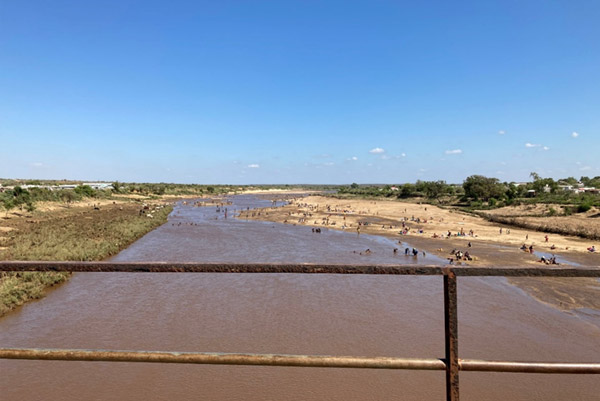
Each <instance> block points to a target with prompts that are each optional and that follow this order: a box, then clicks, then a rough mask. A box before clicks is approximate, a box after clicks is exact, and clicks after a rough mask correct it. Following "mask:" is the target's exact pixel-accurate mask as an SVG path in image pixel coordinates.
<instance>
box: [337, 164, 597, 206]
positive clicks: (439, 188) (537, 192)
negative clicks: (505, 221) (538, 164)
mask: <svg viewBox="0 0 600 401" xmlns="http://www.w3.org/2000/svg"><path fill="white" fill-rule="evenodd" d="M530 176H531V178H532V179H533V180H532V181H531V182H529V183H521V184H516V183H508V182H500V180H498V179H497V178H490V177H485V176H481V175H472V176H470V177H467V178H466V179H465V180H464V182H463V183H462V185H457V184H447V183H446V182H444V181H417V182H416V183H414V184H413V183H406V184H401V185H359V184H357V183H353V184H351V185H349V186H344V187H341V188H340V189H339V191H338V194H337V195H336V196H342V197H343V196H349V197H354V196H355V197H366V198H391V199H404V200H407V199H411V198H413V199H418V200H419V201H426V202H429V203H434V204H436V203H437V204H440V205H452V206H455V207H459V208H461V209H463V210H465V211H477V210H490V209H496V208H501V207H504V206H511V205H519V204H539V203H545V204H558V205H564V207H562V211H563V213H564V215H570V214H573V213H585V212H587V211H589V210H591V209H592V208H593V207H600V195H599V194H598V193H574V192H572V191H566V190H563V189H561V187H560V185H573V186H576V185H577V184H578V183H579V182H580V183H581V184H583V185H584V186H586V187H595V188H600V177H594V178H588V177H581V179H580V180H579V182H578V181H577V180H576V179H575V178H573V177H569V178H565V179H561V180H558V181H555V180H553V179H552V178H542V177H540V176H539V175H538V174H537V173H531V175H530ZM552 210H553V211H552ZM549 215H552V216H555V215H558V211H557V210H556V209H551V210H550V212H549Z"/></svg>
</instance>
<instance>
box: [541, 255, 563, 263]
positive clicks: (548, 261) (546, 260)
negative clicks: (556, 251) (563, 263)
mask: <svg viewBox="0 0 600 401" xmlns="http://www.w3.org/2000/svg"><path fill="white" fill-rule="evenodd" d="M538 262H540V263H543V264H545V265H558V264H560V263H557V262H556V256H554V255H552V257H551V258H546V257H544V256H542V257H541V258H540V260H539V261H538Z"/></svg>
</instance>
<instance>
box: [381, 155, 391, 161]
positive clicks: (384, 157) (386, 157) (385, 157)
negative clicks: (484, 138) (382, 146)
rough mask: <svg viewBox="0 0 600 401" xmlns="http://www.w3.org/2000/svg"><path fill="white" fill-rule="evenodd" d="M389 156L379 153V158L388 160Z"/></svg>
mask: <svg viewBox="0 0 600 401" xmlns="http://www.w3.org/2000/svg"><path fill="white" fill-rule="evenodd" d="M390 159H391V157H390V156H388V155H381V160H390Z"/></svg>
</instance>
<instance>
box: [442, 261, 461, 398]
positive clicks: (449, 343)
mask: <svg viewBox="0 0 600 401" xmlns="http://www.w3.org/2000/svg"><path fill="white" fill-rule="evenodd" d="M457 302H458V300H457V296H456V274H455V273H454V272H453V271H452V270H451V269H447V270H446V271H445V272H444V322H445V329H446V330H445V331H446V401H458V399H459V392H458V308H457Z"/></svg>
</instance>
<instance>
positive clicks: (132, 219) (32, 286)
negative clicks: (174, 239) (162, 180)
mask: <svg viewBox="0 0 600 401" xmlns="http://www.w3.org/2000/svg"><path fill="white" fill-rule="evenodd" d="M153 209H154V208H153ZM172 210H173V208H172V206H166V207H159V208H156V209H155V210H151V213H152V216H153V217H152V218H149V217H148V216H147V214H140V213H139V211H140V205H139V204H134V203H131V204H125V205H110V206H107V207H103V208H102V209H101V210H93V209H88V210H74V209H70V210H62V211H59V212H49V213H46V214H43V215H40V216H39V218H38V219H35V220H28V219H24V218H21V219H18V220H16V221H11V222H9V223H5V222H2V224H4V225H7V224H11V225H13V228H14V229H13V230H11V231H10V232H9V233H7V236H6V237H5V238H4V239H3V240H2V243H0V246H2V247H5V249H3V250H2V251H0V259H3V260H56V261H68V260H72V261H94V260H103V259H106V258H107V257H110V256H112V255H115V254H117V253H118V252H119V251H121V250H122V249H124V248H126V247H127V246H129V245H130V244H131V243H133V242H134V241H136V240H137V239H139V238H140V237H142V236H143V235H144V234H146V233H148V232H149V231H151V230H153V229H154V228H156V227H158V226H160V225H162V224H164V223H165V222H166V221H167V216H168V215H169V213H170V212H171V211H172ZM69 275H70V274H69V273H62V272H60V273H56V272H49V273H38V272H31V273H29V272H28V273H22V272H18V273H3V274H2V275H0V316H1V315H3V314H5V313H7V312H8V311H10V310H12V309H14V308H16V307H18V306H19V305H22V304H23V303H25V302H27V301H28V300H32V299H39V298H41V297H42V296H43V294H44V291H45V289H46V288H48V287H51V286H54V285H56V284H59V283H61V282H64V281H65V280H67V279H68V277H69Z"/></svg>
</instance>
